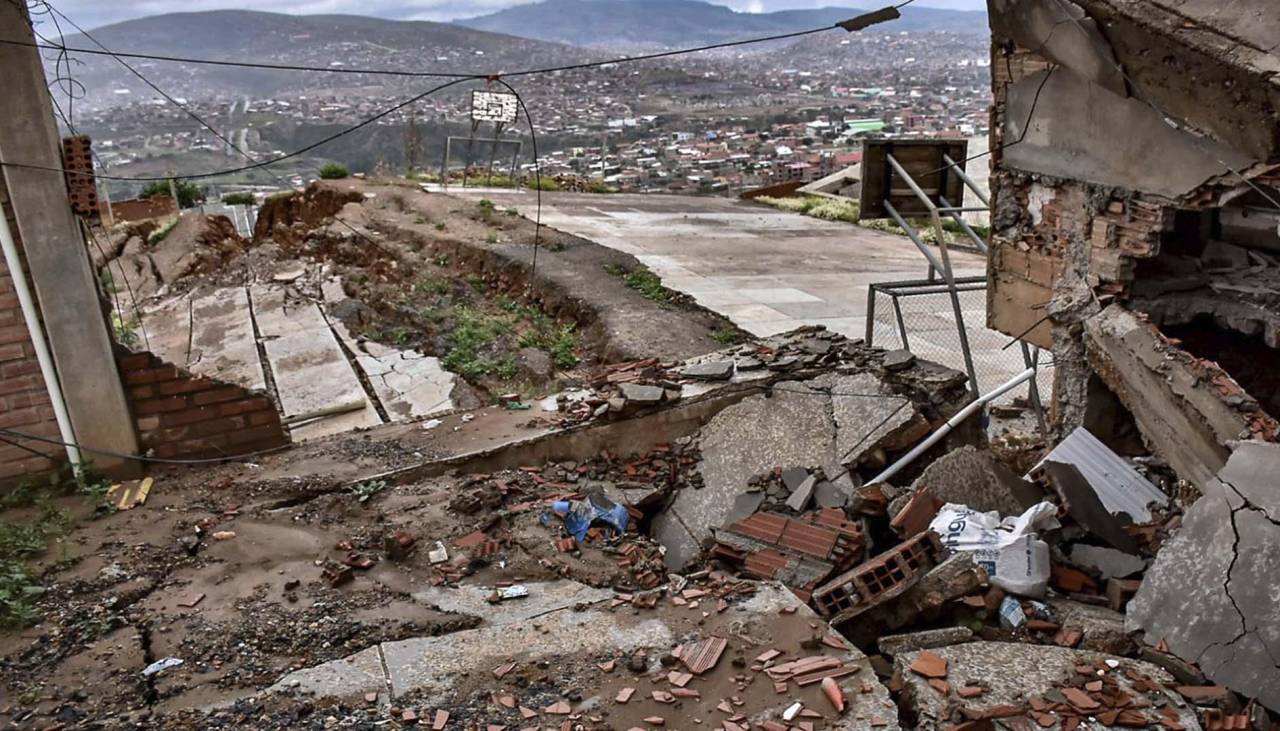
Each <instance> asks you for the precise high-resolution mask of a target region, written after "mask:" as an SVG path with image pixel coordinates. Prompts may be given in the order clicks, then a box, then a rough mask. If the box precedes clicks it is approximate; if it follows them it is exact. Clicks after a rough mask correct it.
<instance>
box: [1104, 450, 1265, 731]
mask: <svg viewBox="0 0 1280 731" xmlns="http://www.w3.org/2000/svg"><path fill="white" fill-rule="evenodd" d="M1242 446H1243V445H1242ZM1278 473H1280V446H1277V445H1274V444H1254V445H1251V446H1249V447H1248V448H1247V449H1243V448H1239V447H1238V448H1237V451H1236V452H1235V453H1233V454H1232V455H1231V457H1230V458H1229V460H1228V462H1227V466H1226V467H1224V468H1223V470H1222V472H1221V473H1220V475H1221V476H1222V477H1224V478H1227V477H1229V478H1230V482H1228V481H1226V480H1225V479H1219V480H1215V481H1214V482H1213V483H1211V484H1210V485H1209V486H1207V488H1206V489H1205V494H1204V496H1203V497H1201V498H1200V499H1199V500H1197V501H1196V503H1195V505H1193V506H1191V508H1190V509H1189V510H1188V511H1187V513H1186V515H1185V516H1184V519H1183V523H1182V528H1180V529H1179V530H1178V533H1177V534H1176V535H1174V537H1173V538H1171V539H1170V540H1169V541H1168V542H1167V543H1165V545H1164V547H1163V548H1162V549H1161V550H1160V553H1159V554H1158V555H1157V556H1156V560H1155V563H1154V564H1152V566H1151V569H1150V570H1149V571H1148V572H1147V574H1146V576H1145V577H1144V578H1143V581H1142V586H1141V587H1140V588H1139V589H1138V593H1137V595H1136V596H1135V597H1134V598H1133V600H1132V601H1130V602H1129V606H1128V608H1127V610H1126V612H1127V613H1126V619H1125V626H1126V627H1127V628H1129V629H1131V630H1137V629H1142V630H1146V639H1147V642H1148V643H1151V644H1154V643H1156V642H1157V641H1159V640H1160V639H1163V640H1164V641H1165V642H1166V643H1168V645H1169V650H1170V651H1171V652H1173V654H1175V655H1177V656H1178V657H1180V658H1182V659H1183V660H1186V661H1188V662H1195V663H1198V664H1199V665H1200V669H1201V670H1202V671H1203V672H1204V674H1205V675H1206V676H1208V677H1209V678H1210V679H1211V680H1212V681H1213V682H1215V683H1217V684H1219V685H1225V686H1227V687H1229V688H1231V689H1232V690H1235V691H1237V692H1239V693H1242V694H1244V695H1246V696H1251V697H1255V698H1257V699H1258V701H1259V702H1260V703H1262V704H1263V705H1265V706H1267V707H1268V708H1270V709H1271V710H1273V711H1280V665H1277V663H1276V659H1277V658H1280V601H1277V599H1276V591H1277V589H1276V580H1275V577H1276V576H1277V574H1278V573H1280V522H1278V521H1277V520H1276V519H1277V518H1280V515H1275V514H1270V515H1269V514H1268V508H1270V507H1271V506H1273V505H1274V500H1275V498H1274V495H1275V486H1276V482H1275V475H1276V474H1278ZM1255 499H1257V502H1254V500H1255Z"/></svg>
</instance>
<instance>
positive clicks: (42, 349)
mask: <svg viewBox="0 0 1280 731" xmlns="http://www.w3.org/2000/svg"><path fill="white" fill-rule="evenodd" d="M0 248H3V249H4V263H5V264H6V265H7V266H8V267H9V278H10V279H12V280H13V291H14V293H15V294H17V295H18V307H19V308H20V309H21V310H22V319H23V320H25V321H26V323H27V334H28V335H30V336H31V345H32V347H34V348H35V351H36V361H37V362H38V363H39V364H40V375H41V376H42V377H43V378H44V385H45V388H46V389H48V391H49V401H50V402H51V403H52V404H53V418H54V420H56V421H57V422H58V434H59V435H61V437H62V441H63V442H65V443H66V445H67V459H69V460H70V461H71V466H72V469H74V470H75V473H76V477H77V478H79V477H80V448H79V447H77V446H76V435H75V431H74V430H73V429H72V428H71V416H70V415H69V414H67V402H66V399H65V398H64V397H63V395H62V385H61V384H60V383H59V382H58V371H57V368H56V367H55V366H54V364H53V356H52V355H50V353H49V344H48V343H46V342H45V339H44V331H43V330H41V329H40V313H39V312H37V311H36V305H35V300H33V299H32V298H31V290H30V289H29V288H28V287H27V274H26V271H25V270H23V268H22V257H21V256H20V255H19V254H18V245H17V243H16V242H14V240H13V232H12V231H10V230H9V220H8V218H7V217H6V216H5V215H4V211H3V209H2V208H0Z"/></svg>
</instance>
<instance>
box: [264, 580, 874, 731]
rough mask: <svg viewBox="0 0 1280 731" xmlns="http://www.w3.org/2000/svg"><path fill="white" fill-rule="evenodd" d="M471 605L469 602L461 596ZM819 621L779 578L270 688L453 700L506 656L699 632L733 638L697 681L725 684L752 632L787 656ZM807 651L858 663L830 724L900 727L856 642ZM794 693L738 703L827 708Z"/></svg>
mask: <svg viewBox="0 0 1280 731" xmlns="http://www.w3.org/2000/svg"><path fill="white" fill-rule="evenodd" d="M464 603H466V602H464ZM821 626H822V624H821V620H819V619H818V617H817V615H816V614H815V613H814V612H813V610H812V609H810V608H809V607H808V606H806V605H804V604H803V603H801V602H800V601H799V600H798V599H797V598H796V597H795V595H793V594H792V593H791V592H790V591H788V590H787V589H786V588H785V587H783V586H782V585H781V584H775V583H763V584H759V585H757V587H756V592H755V593H754V594H753V595H752V596H750V597H749V598H747V599H745V600H743V601H741V602H738V603H736V604H735V605H734V606H733V607H732V608H731V609H729V610H727V611H726V612H724V613H722V614H721V613H717V614H713V615H711V617H710V618H709V619H702V620H700V619H699V615H698V614H697V613H696V612H692V613H691V612H689V610H688V609H685V608H679V607H676V606H674V605H670V604H666V603H663V604H661V605H660V606H659V608H658V609H657V610H654V611H652V612H645V613H643V614H639V615H637V614H635V613H633V612H631V611H619V612H606V611H598V610H590V611H583V612H575V611H572V610H564V611H557V612H554V613H553V614H550V615H547V616H543V617H539V618H537V619H522V620H515V621H512V622H509V623H506V624H501V625H493V626H488V627H480V628H477V629H471V630H464V631H461V632H456V633H453V634H450V635H444V636H440V637H422V638H414V639H408V640H401V641H397V642H385V643H382V644H381V645H376V646H374V647H370V648H366V649H364V650H361V651H360V652H358V653H355V654H354V655H352V656H350V657H348V658H344V659H342V660H337V661H333V662H328V663H324V664H322V665H318V666H316V667H313V668H307V669H304V670H298V671H294V672H291V673H289V674H287V675H285V676H284V677H283V678H281V679H280V680H279V681H278V682H277V683H276V684H275V685H273V686H272V687H271V688H269V689H268V691H267V692H269V693H303V694H313V695H316V696H329V697H353V696H358V695H362V694H364V693H369V692H378V693H386V692H387V691H388V690H389V691H390V694H391V697H392V698H399V697H401V696H403V695H404V694H406V693H409V692H416V693H422V694H425V695H426V696H427V697H433V698H439V699H440V701H441V702H442V703H444V702H446V701H447V699H448V698H449V695H450V694H451V693H453V692H455V691H456V690H457V689H458V688H459V687H460V686H465V683H466V682H467V678H475V677H482V676H487V675H488V674H489V673H490V672H491V671H492V669H493V668H495V667H497V666H499V665H502V664H504V663H508V662H515V663H517V664H519V665H528V664H532V663H537V662H539V661H547V662H552V663H563V662H574V661H582V662H590V661H592V658H596V657H600V656H605V655H607V656H614V657H616V656H619V655H626V654H629V653H631V652H633V651H635V650H638V649H643V650H646V651H647V652H648V654H649V656H650V657H651V658H656V657H658V656H659V654H661V653H667V652H670V651H671V650H672V649H673V648H674V647H675V646H676V644H678V643H680V642H686V641H689V640H691V639H693V638H696V637H706V636H719V637H726V638H728V647H727V648H726V652H725V658H726V659H724V660H721V662H720V663H719V664H718V665H717V666H716V667H715V669H713V670H711V671H709V672H708V673H706V674H705V676H703V677H700V679H699V680H698V681H695V682H697V683H702V682H706V683H708V684H714V683H718V682H723V681H724V680H725V678H724V677H721V679H720V680H719V681H717V680H712V679H710V678H709V677H708V676H711V675H714V674H719V675H720V676H728V675H737V674H738V673H739V672H741V671H740V670H739V669H738V668H737V667H736V666H735V665H734V664H733V663H731V662H729V660H728V658H729V657H733V656H736V655H740V654H745V655H747V656H754V655H756V654H759V653H760V652H761V651H763V650H764V649H766V646H762V645H759V644H757V643H756V641H754V640H752V639H750V637H754V636H755V635H761V637H760V639H761V640H763V641H764V642H766V643H769V642H772V643H775V644H776V646H777V647H778V648H779V649H781V650H783V651H786V652H788V653H790V652H791V651H792V649H793V647H792V646H791V645H790V644H782V643H783V637H790V638H791V640H792V641H795V642H798V641H799V640H800V639H801V638H804V637H809V636H811V635H812V632H813V628H815V627H821ZM731 627H737V628H738V630H737V631H738V632H743V633H746V634H747V635H749V637H740V636H738V635H735V634H734V632H733V631H731V629H730V628H731ZM794 649H796V650H797V651H799V652H801V653H802V654H805V655H807V654H819V653H820V654H825V655H830V656H833V657H835V658H837V659H839V661H840V662H841V663H843V664H845V665H848V666H853V667H856V668H857V670H856V671H855V672H853V673H852V674H851V675H846V676H844V677H841V678H839V679H838V680H837V682H838V684H839V685H840V687H841V688H842V689H843V691H844V693H845V696H846V699H847V703H848V707H847V708H846V710H845V712H844V713H843V714H842V715H841V716H840V717H839V718H838V719H832V720H831V721H830V722H829V724H828V725H827V728H831V729H838V730H841V731H843V730H846V729H848V730H854V729H857V730H858V731H870V729H873V728H874V729H884V730H887V731H893V730H894V729H897V728H899V725H898V713H897V707H896V706H895V705H894V703H893V701H892V699H891V698H890V696H889V690H888V689H887V688H886V687H885V686H884V685H883V684H882V683H880V682H879V680H877V678H876V676H875V673H874V672H873V671H872V669H871V663H870V660H869V659H868V658H867V657H866V655H864V654H863V653H862V652H860V651H859V650H857V649H856V648H853V647H849V648H845V649H839V648H831V647H825V646H824V648H823V649H820V650H816V651H815V650H809V651H804V650H799V648H794ZM593 677H595V678H597V680H596V681H593V683H594V684H592V685H589V686H588V687H582V688H579V689H578V691H579V693H580V694H581V695H582V697H583V703H584V704H594V705H606V704H610V703H612V701H611V700H608V699H611V698H612V697H613V696H614V695H615V694H616V691H617V687H611V686H621V685H624V684H626V685H639V684H641V683H644V682H647V681H645V680H643V678H642V677H641V676H634V677H630V676H620V677H616V678H615V677H613V676H611V675H608V674H605V673H593ZM795 693H796V695H794V696H793V695H791V694H788V695H785V696H778V695H776V694H774V693H772V692H770V693H767V694H764V693H756V694H752V695H749V696H747V697H746V701H747V703H746V705H745V706H744V707H743V708H742V709H741V711H742V712H743V713H744V714H747V715H749V716H750V717H752V718H760V719H763V718H773V717H776V716H777V715H778V714H779V713H780V712H781V709H782V708H783V707H785V706H788V705H790V704H791V703H792V702H793V701H795V700H802V701H803V702H804V703H805V704H806V705H809V706H812V707H814V708H827V707H828V706H826V705H825V703H826V702H825V700H823V699H822V695H821V690H820V689H819V688H818V686H817V685H810V686H807V687H806V688H800V689H798V690H795ZM718 702H719V698H718V697H711V696H710V695H708V696H705V697H703V698H701V699H698V700H694V701H689V703H691V704H701V705H702V706H705V712H707V713H710V712H711V708H712V707H713V706H714V705H715V704H717V703H718ZM687 712H688V713H690V714H694V713H701V712H703V709H701V708H699V709H693V708H689V709H688V711H687Z"/></svg>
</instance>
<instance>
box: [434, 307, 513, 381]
mask: <svg viewBox="0 0 1280 731" xmlns="http://www.w3.org/2000/svg"><path fill="white" fill-rule="evenodd" d="M453 315H454V320H455V327H454V330H453V347H451V348H450V349H449V352H448V353H447V354H445V356H444V360H443V363H444V367H445V368H448V369H449V370H451V371H453V372H455V373H458V374H460V375H462V376H463V377H464V378H468V379H475V378H480V377H481V376H498V377H499V378H503V379H506V378H511V377H514V376H515V363H514V362H510V363H509V367H508V364H507V363H503V362H502V361H503V360H504V359H500V358H491V357H488V356H486V355H485V354H484V351H485V349H486V348H487V346H489V345H491V344H493V342H494V341H496V340H497V339H498V338H499V337H501V336H503V335H508V334H510V333H511V332H512V331H513V330H514V326H513V323H512V318H510V317H502V316H495V315H485V314H483V313H481V312H479V311H478V310H476V309H474V308H471V307H468V306H466V305H457V306H456V307H454V311H453ZM506 360H508V361H509V360H510V359H509V358H508V359H506ZM508 372H509V375H507V373H508Z"/></svg>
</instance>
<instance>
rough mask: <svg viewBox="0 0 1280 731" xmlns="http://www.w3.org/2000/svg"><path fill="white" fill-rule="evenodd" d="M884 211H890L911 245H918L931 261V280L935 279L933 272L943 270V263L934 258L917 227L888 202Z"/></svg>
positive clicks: (890, 214)
mask: <svg viewBox="0 0 1280 731" xmlns="http://www.w3.org/2000/svg"><path fill="white" fill-rule="evenodd" d="M884 209H885V210H886V211H888V212H889V216H890V217H891V218H893V220H894V221H895V222H896V223H897V224H898V225H899V226H901V227H902V230H903V231H906V232H907V238H909V239H911V243H913V244H915V245H916V248H917V249H919V250H920V253H921V254H924V258H926V259H928V260H929V269H930V275H929V278H930V279H933V274H932V271H933V270H934V269H938V270H941V269H942V263H941V262H939V261H938V260H937V259H936V258H935V257H934V256H933V252H932V251H929V245H928V244H926V243H925V242H924V241H922V240H921V239H920V236H919V235H918V234H917V233H916V230H915V227H914V226H912V225H911V224H909V223H907V220H906V219H905V218H903V217H902V216H901V215H900V214H899V213H898V209H896V208H894V207H893V204H892V203H890V202H889V201H887V200H886V201H885V202H884Z"/></svg>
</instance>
